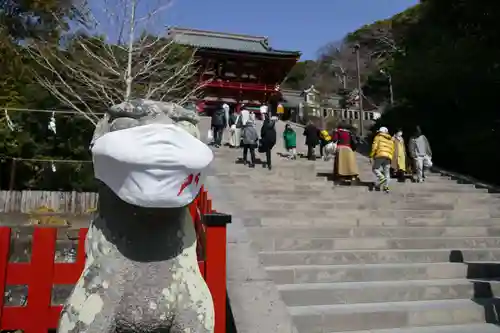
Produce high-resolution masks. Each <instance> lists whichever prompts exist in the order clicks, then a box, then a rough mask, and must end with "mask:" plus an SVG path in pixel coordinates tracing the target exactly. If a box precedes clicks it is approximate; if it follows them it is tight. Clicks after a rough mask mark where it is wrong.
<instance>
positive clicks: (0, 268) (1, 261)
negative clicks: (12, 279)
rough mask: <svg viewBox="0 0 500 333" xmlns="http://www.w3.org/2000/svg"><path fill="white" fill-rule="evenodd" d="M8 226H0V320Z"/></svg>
mask: <svg viewBox="0 0 500 333" xmlns="http://www.w3.org/2000/svg"><path fill="white" fill-rule="evenodd" d="M9 250H10V228H8V227H0V322H1V321H2V315H3V306H4V298H5V297H4V295H5V286H6V284H7V283H6V282H7V268H8V266H9V252H10V251H9ZM0 328H1V327H0Z"/></svg>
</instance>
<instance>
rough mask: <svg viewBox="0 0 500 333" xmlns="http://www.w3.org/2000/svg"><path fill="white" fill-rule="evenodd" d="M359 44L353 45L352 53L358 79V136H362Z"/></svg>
mask: <svg viewBox="0 0 500 333" xmlns="http://www.w3.org/2000/svg"><path fill="white" fill-rule="evenodd" d="M359 49H360V46H359V44H355V45H354V53H356V72H357V73H356V76H357V79H358V105H359V136H360V137H363V134H364V129H363V116H364V114H363V93H362V90H361V70H360V59H359Z"/></svg>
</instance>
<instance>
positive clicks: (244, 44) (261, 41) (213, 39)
mask: <svg viewBox="0 0 500 333" xmlns="http://www.w3.org/2000/svg"><path fill="white" fill-rule="evenodd" d="M169 36H171V37H172V38H173V39H174V41H175V42H177V43H179V44H182V45H189V46H193V47H198V48H208V49H219V50H231V51H239V52H250V53H261V54H275V55H286V56H296V57H300V52H298V51H283V50H274V49H273V48H271V47H270V46H269V45H268V39H267V38H266V37H257V36H248V35H238V34H229V33H222V32H213V31H204V30H195V29H181V28H170V29H169Z"/></svg>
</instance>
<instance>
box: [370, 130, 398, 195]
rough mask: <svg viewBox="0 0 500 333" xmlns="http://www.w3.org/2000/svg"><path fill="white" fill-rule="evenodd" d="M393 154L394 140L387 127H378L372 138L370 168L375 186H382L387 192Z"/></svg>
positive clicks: (378, 187)
mask: <svg viewBox="0 0 500 333" xmlns="http://www.w3.org/2000/svg"><path fill="white" fill-rule="evenodd" d="M393 155H394V141H392V137H391V135H390V134H389V130H388V129H387V127H380V129H379V130H378V133H377V135H376V136H375V138H374V139H373V144H372V151H371V153H370V159H372V160H373V163H372V170H373V173H374V174H375V177H376V181H375V188H377V189H380V188H381V187H383V190H384V192H389V181H390V180H391V162H392V158H393Z"/></svg>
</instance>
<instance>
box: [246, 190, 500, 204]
mask: <svg viewBox="0 0 500 333" xmlns="http://www.w3.org/2000/svg"><path fill="white" fill-rule="evenodd" d="M378 194H379V193H374V192H369V191H363V192H359V191H358V192H353V191H352V190H347V191H337V190H336V189H335V190H333V191H331V192H330V193H329V194H328V195H327V196H322V197H318V198H315V200H313V201H314V202H326V203H328V202H345V201H347V202H352V201H356V202H364V201H365V200H379V201H385V202H401V201H413V202H414V201H419V200H428V201H432V202H441V201H445V200H446V202H448V201H453V202H459V201H462V202H471V203H475V202H478V203H482V202H488V203H491V204H497V203H498V202H500V196H499V195H498V194H494V193H484V192H483V193H482V192H477V193H476V192H468V193H432V192H414V193H394V192H390V193H384V194H383V195H378ZM245 199H250V200H252V199H257V200H262V199H264V200H262V201H282V202H288V201H291V202H295V201H297V202H303V201H305V200H309V199H311V197H310V196H308V195H304V194H303V193H300V192H284V193H283V192H282V193H281V195H280V194H279V193H277V192H271V194H264V193H259V194H253V193H248V194H247V195H246V197H245Z"/></svg>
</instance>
